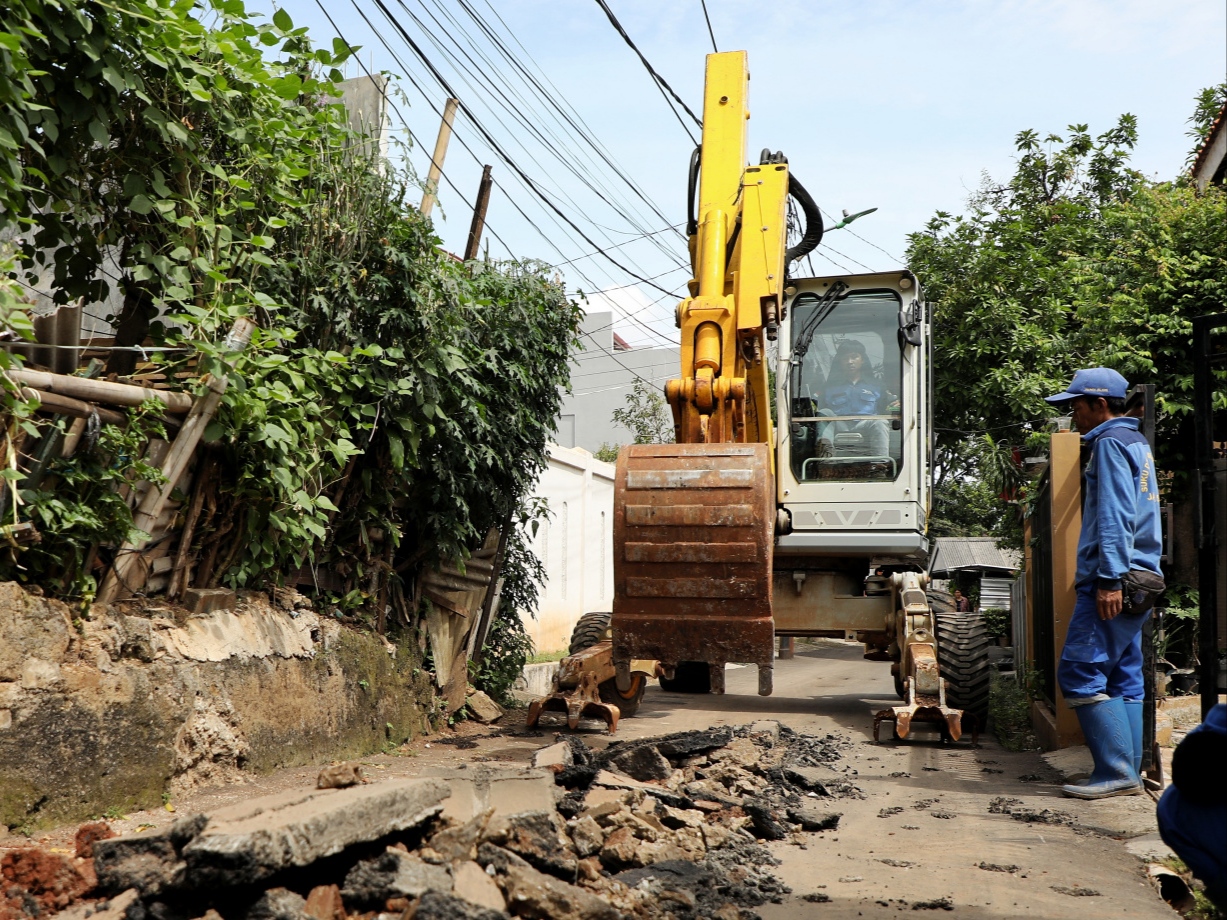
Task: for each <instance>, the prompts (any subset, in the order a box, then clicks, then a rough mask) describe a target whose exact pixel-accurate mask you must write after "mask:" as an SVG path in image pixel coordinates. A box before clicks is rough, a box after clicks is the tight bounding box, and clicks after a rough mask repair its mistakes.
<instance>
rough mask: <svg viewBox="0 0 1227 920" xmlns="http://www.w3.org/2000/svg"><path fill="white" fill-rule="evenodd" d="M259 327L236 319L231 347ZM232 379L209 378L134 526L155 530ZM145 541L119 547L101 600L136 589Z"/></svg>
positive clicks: (243, 345) (243, 343)
mask: <svg viewBox="0 0 1227 920" xmlns="http://www.w3.org/2000/svg"><path fill="white" fill-rule="evenodd" d="M255 328H256V325H255V323H253V322H252V321H251V320H249V319H247V318H246V317H240V318H239V319H237V320H235V321H234V326H232V327H231V329H230V334H229V335H228V336H227V337H226V346H227V350H228V351H229V352H230V353H232V354H237V353H241V352H243V351H245V350H246V349H247V346H248V344H249V343H250V342H251V334H252V332H253V331H254V330H255ZM228 383H229V379H228V378H227V377H226V376H224V375H223V376H221V377H212V376H210V377H208V378H206V381H205V391H204V393H202V394H201V395H200V396H199V397H197V399H196V401H195V403H193V405H192V410H191V412H189V413H188V416H187V418H186V419H185V420H184V422H183V427H181V428H180V429H179V433H178V434H177V435H176V436H175V441H174V443H173V444H172V445H171V446H170V450H169V451H168V452H167V454H166V459H165V460H164V461H163V462H162V475H163V476H164V477H165V478H166V482H164V483H162V484H161V485H157V484H154V483H150V485H149V490H148V491H147V492H146V493H145V495H144V497H143V498H142V499H141V503H140V505H138V506H137V509H136V513H135V514H134V515H133V516H132V527H133V529H134V530H139V531H141V532H143V533H146V534H152V533H153V528H154V525H155V524H156V523H157V520H158V517H159V516H160V515H161V514H162V507H163V506H164V505H165V504H166V499H167V498H168V497H169V496H170V493H171V491H172V490H173V489H174V488H175V483H176V482H178V481H179V477H180V476H182V475H183V471H184V470H185V469H187V464H188V461H189V460H190V459H191V457H192V453H193V452H194V451H195V450H196V445H197V444H199V443H200V438H201V435H203V434H204V430H205V427H206V426H207V425H208V424H209V422H210V420H212V418H213V415H214V413H216V412H217V407H218V406H219V405H220V404H221V401H222V394H223V393H225V392H226V386H227V384H228ZM145 543H146V541H145V540H137V541H129V542H126V543H124V545H123V546H121V547H120V548H119V552H118V553H117V554H116V556H115V564H114V565H113V566H111V571H110V572H108V573H107V576H106V579H105V580H104V581H103V583H102V587H101V588H99V589H98V600H99V601H101V602H102V603H108V602H110V601H113V600H115V599H116V598H118V597H119V594H120V591H121V590H124V589H127V590H135V587H136V586H134V585H131V584H130V583H129V581H128V576H129V575H130V574H131V573H134V572H135V571H136V570H137V566H138V563H139V561H140V551H141V549H143V548H144V546H145Z"/></svg>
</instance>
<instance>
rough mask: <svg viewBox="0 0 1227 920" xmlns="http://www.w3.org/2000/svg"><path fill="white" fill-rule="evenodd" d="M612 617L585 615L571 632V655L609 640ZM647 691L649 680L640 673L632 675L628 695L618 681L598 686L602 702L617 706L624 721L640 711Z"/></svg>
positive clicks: (602, 614) (605, 614)
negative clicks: (619, 686)
mask: <svg viewBox="0 0 1227 920" xmlns="http://www.w3.org/2000/svg"><path fill="white" fill-rule="evenodd" d="M612 617H613V614H612V613H585V614H584V615H583V616H582V617H580V618H579V622H578V623H576V624H575V628H574V629H573V630H571V646H570V652H571V654H572V655H574V654H576V653H577V652H582V651H583V650H584V649H586V648H591V647H592V646H594V645H596V644H597V643H598V642H600V641H601V640H602V639H608V638H609V621H610V619H611V618H612ZM647 689H648V679H647V677H646V675H644V674H642V673H640V672H638V671H636V672H635V673H634V674H632V675H631V688H630V690H628V691H627V692H626V693H623V692H622V691H621V690H619V689H618V682H617V681H616V680H607V681H605V682H604V683H601V684H600V685H598V686H597V692H598V693H599V694H600V695H601V700H602V701H604V702H606V703H613V704H614V705H615V706H617V707H618V711H619V712H620V713H621V717H622V718H623V719H627V718H630V717H631V716H633V715H634V714H635V713H636V712H638V711H639V704H640V703H642V702H643V694H644V693H645V692H646V691H647Z"/></svg>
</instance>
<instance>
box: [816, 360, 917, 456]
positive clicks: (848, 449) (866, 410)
mask: <svg viewBox="0 0 1227 920" xmlns="http://www.w3.org/2000/svg"><path fill="white" fill-rule="evenodd" d="M898 407H899V402H898V399H897V398H896V397H894V396H892V395H891V394H890V393H889V392H887V390H886V389H885V388H884V387H883V386H882V384H881V382H880V381H878V380H877V379H875V377H874V376H873V372H872V368H871V365H870V363H869V355H868V354H867V353H866V351H865V345H864V343H862V342H861V341H860V340H859V339H852V338H849V339H844V340H843V341H842V342H840V343H839V345H837V346H836V348H835V356H834V359H833V360H832V362H831V377H830V379H829V380H828V381H827V387H826V393H825V394H824V398H823V410H822V412H821V413H820V414H821V415H832V416H844V417H847V416H856V415H865V416H877V415H881V414H883V412H884V411H886V410H888V409H891V408H893V409H896V410H897V409H898ZM834 432H835V433H844V434H853V435H856V434H859V435H860V437H859V439H857V440H855V441H851V443H848V444H841V443H840V441H841V440H843V439H840V438H832V439H833V440H834V442H835V444H834V449H833V450H832V449H831V448H829V447H827V448H826V449H825V451H824V449H823V448H824V447H825V445H824V444H823V443H822V442H821V441H820V442H819V443H820V448H819V455H820V456H822V455H823V454H824V452H825V454H826V455H827V456H830V455H831V454H834V455H835V456H851V457H874V456H880V455H883V454H885V453H886V449H887V444H886V440H887V426H886V423H885V422H884V421H882V420H881V419H874V418H867V419H865V420H864V421H860V422H854V421H843V422H836V423H835V427H834ZM826 437H828V438H831V437H832V433H831V432H827V433H826ZM827 443H828V444H829V443H830V442H829V441H828V442H827Z"/></svg>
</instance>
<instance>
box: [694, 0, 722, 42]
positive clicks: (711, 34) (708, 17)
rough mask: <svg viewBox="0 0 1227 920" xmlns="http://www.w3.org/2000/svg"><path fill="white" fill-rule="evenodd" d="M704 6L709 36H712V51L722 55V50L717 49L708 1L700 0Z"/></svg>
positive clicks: (704, 16)
mask: <svg viewBox="0 0 1227 920" xmlns="http://www.w3.org/2000/svg"><path fill="white" fill-rule="evenodd" d="M699 2H700V3H702V4H703V18H704V19H706V20H707V34H708V35H710V36H711V50H712V51H714V52H716V54H719V53H720V49H719V48H717V47H716V33H715V32H713V31H712V27H711V17H710V16H708V15H707V0H699Z"/></svg>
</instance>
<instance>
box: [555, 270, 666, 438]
mask: <svg viewBox="0 0 1227 920" xmlns="http://www.w3.org/2000/svg"><path fill="white" fill-rule="evenodd" d="M619 293H627V292H625V291H620V292H619ZM634 293H636V294H637V293H638V292H637V290H636V291H635V292H634ZM642 296H643V295H642V294H638V297H639V298H642ZM624 299H625V298H624ZM589 303H590V305H591V304H598V305H600V304H609V305H610V306H611V307H614V308H616V309H617V312H616V313H615V312H614V310H613V309H610V310H600V311H593V312H590V313H589V314H588V315H587V316H586V317H585V318H584V322H583V327H582V329H581V333H580V350H579V351H577V352H575V353H574V354H573V355H572V356H571V393H570V394H569V395H567V396H566V397H565V398H564V399H563V402H562V410H561V412H560V414H559V418H558V437H557V440H558V443H559V444H561V445H562V446H564V447H582V448H584V449H585V450H589V451H596V450H599V449H600V448H601V445H603V444H612V445H615V446H617V445H621V444H629V443H631V441H632V440H633V438H632V435H631V432H630V431H628V430H627V429H626V428H623V427H622V426H620V425H617V424H615V423H614V421H613V412H614V410H615V409H621V408H623V407H624V406H625V405H626V397H627V395H628V394H629V393H630V392H631V387H632V386H634V384H635V380H636V379H638V378H640V377H642V378H643V379H644V380H646V381H647V382H648V383H649V384H650V385H651V386H652V387H653V388H655V389H656V390H657V392H662V393H663V391H664V387H665V381H667V380H669V379H671V378H673V377H677V376H679V375H680V367H679V365H680V361H681V349H680V348H679V347H678V346H677V345H671V346H660V345H653V344H652V343H653V342H657V343H659V342H662V341H664V339H663V334H661V333H654V334H653V335H648V336H643V335H641V336H639V337H638V339H639V340H641V341H643V344H642V345H638V346H635V347H631V346H630V345H628V344H627V342H626V340H625V339H623V337H622V336H620V335H617V334H615V332H614V323H615V322H618V323H619V326H620V328H621V327H622V325H623V324H624V321H623V320H621V319H619V317H621V316H625V315H627V314H628V313H634V312H636V311H637V309H641V308H637V307H636V306H635V302H633V301H632V302H630V303H629V304H626V303H623V302H622V301H621V300H619V299H617V298H615V297H613V296H611V295H610V294H608V293H607V294H603V295H594V296H593V297H592V298H591V299H590V301H589ZM670 309H671V307H670ZM653 322H654V324H655V325H659V319H658V318H657V319H654V320H653ZM645 327H646V324H645ZM627 335H628V336H629V335H631V333H630V331H629V330H628V331H627ZM668 411H669V410H668V408H667V407H666V408H665V412H666V413H668Z"/></svg>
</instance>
